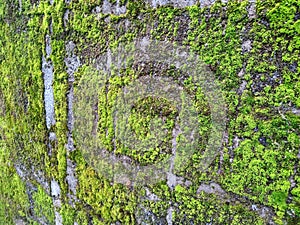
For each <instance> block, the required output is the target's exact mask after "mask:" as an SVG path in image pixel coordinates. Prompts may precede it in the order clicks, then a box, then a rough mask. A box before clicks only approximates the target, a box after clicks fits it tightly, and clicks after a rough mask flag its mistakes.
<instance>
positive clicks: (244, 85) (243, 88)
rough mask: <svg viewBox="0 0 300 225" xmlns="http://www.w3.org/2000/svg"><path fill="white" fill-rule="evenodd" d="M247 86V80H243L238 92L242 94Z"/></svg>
mask: <svg viewBox="0 0 300 225" xmlns="http://www.w3.org/2000/svg"><path fill="white" fill-rule="evenodd" d="M246 86H247V81H245V80H243V82H242V83H241V85H240V87H239V89H238V91H237V93H238V94H239V95H241V94H242V93H243V92H244V90H245V89H246Z"/></svg>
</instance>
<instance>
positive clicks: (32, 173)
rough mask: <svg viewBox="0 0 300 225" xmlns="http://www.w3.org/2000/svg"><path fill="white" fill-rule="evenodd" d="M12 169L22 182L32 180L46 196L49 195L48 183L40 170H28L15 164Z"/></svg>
mask: <svg viewBox="0 0 300 225" xmlns="http://www.w3.org/2000/svg"><path fill="white" fill-rule="evenodd" d="M14 167H15V169H16V172H17V174H18V176H19V177H20V178H21V179H22V180H23V181H24V182H25V181H26V180H28V179H34V180H35V181H36V182H38V184H40V185H41V186H42V187H43V189H44V190H45V192H46V193H47V194H50V187H49V183H48V181H47V180H46V177H45V175H44V173H43V172H42V171H41V170H36V169H35V167H34V166H32V167H31V168H29V169H28V168H26V167H25V166H24V165H22V164H15V165H14Z"/></svg>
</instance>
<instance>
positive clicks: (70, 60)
mask: <svg viewBox="0 0 300 225" xmlns="http://www.w3.org/2000/svg"><path fill="white" fill-rule="evenodd" d="M74 48H75V44H74V42H72V41H70V42H68V43H67V44H66V51H67V55H68V56H67V57H66V58H65V60H64V61H65V64H66V66H67V73H68V74H69V75H70V76H69V81H74V73H75V72H76V71H77V69H78V67H79V66H80V65H81V63H80V60H79V57H78V56H76V55H74ZM70 79H71V80H70Z"/></svg>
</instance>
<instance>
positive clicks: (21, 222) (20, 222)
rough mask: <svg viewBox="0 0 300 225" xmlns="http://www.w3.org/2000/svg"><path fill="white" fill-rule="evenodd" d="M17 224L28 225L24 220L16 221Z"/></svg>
mask: <svg viewBox="0 0 300 225" xmlns="http://www.w3.org/2000/svg"><path fill="white" fill-rule="evenodd" d="M15 224H16V225H26V223H25V222H24V221H23V220H21V219H18V220H16V221H15Z"/></svg>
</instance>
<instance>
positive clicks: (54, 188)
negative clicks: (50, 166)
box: [51, 179, 60, 198]
mask: <svg viewBox="0 0 300 225" xmlns="http://www.w3.org/2000/svg"><path fill="white" fill-rule="evenodd" d="M51 196H53V197H55V198H58V197H59V196H60V186H59V184H58V182H57V181H56V180H54V179H53V180H51Z"/></svg>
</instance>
